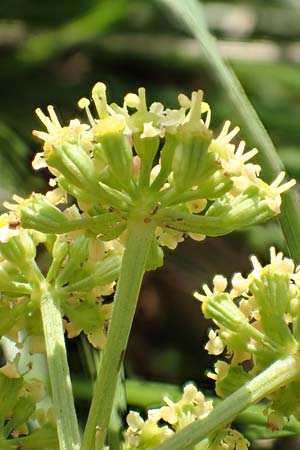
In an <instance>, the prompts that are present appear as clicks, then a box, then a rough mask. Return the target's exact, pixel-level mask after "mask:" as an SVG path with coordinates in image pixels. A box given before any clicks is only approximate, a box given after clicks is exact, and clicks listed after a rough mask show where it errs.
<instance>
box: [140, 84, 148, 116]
mask: <svg viewBox="0 0 300 450" xmlns="http://www.w3.org/2000/svg"><path fill="white" fill-rule="evenodd" d="M138 93H139V99H140V104H139V111H142V112H147V102H146V89H145V88H143V87H140V88H139V89H138Z"/></svg>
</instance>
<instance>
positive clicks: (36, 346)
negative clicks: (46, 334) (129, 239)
mask: <svg viewBox="0 0 300 450" xmlns="http://www.w3.org/2000/svg"><path fill="white" fill-rule="evenodd" d="M18 200H19V201H20V199H18ZM23 203H25V204H26V205H24V206H23V211H27V212H28V211H29V212H31V213H32V214H33V215H34V214H36V215H37V214H38V211H36V209H37V208H38V207H40V208H44V210H45V209H47V208H49V209H51V208H53V210H54V211H55V213H56V214H57V215H58V216H59V218H60V219H61V218H63V219H62V220H65V222H66V223H68V219H69V220H71V221H73V223H74V222H76V220H79V219H78V216H80V213H79V211H78V210H77V208H76V207H75V206H72V207H70V208H67V209H66V210H65V211H64V213H62V212H60V211H59V210H58V209H57V210H56V209H55V207H54V206H53V205H51V204H50V203H49V204H48V203H47V202H46V200H45V198H44V197H43V196H40V197H39V196H35V198H34V199H33V200H32V202H31V200H30V199H28V200H26V201H24V202H23ZM33 205H34V206H33ZM10 206H11V208H14V206H13V205H10ZM17 207H18V206H16V208H17ZM31 208H33V209H31ZM51 212H52V213H53V211H52V210H51ZM2 217H3V221H4V219H5V220H6V222H5V224H4V226H3V229H2V231H3V233H2V239H1V241H0V273H1V281H0V289H1V293H2V295H1V298H0V310H1V311H2V317H5V320H2V321H1V325H0V336H7V337H9V338H10V339H11V340H13V341H14V342H16V343H17V344H18V346H19V347H21V346H22V345H23V341H24V340H25V339H29V342H30V351H31V352H32V353H36V352H44V339H43V327H42V321H41V317H40V304H39V300H37V298H39V296H40V295H41V292H40V287H39V285H38V283H39V276H40V275H41V274H39V272H38V268H37V266H36V264H35V256H36V246H37V245H39V244H41V243H43V244H44V246H45V248H46V249H47V251H48V253H49V254H50V256H51V258H52V260H51V264H50V265H49V267H48V273H47V277H46V279H47V282H48V289H49V290H50V291H51V292H52V295H53V296H54V297H57V298H59V299H60V305H61V309H62V314H63V316H64V317H65V328H66V331H67V334H68V337H70V338H72V337H75V336H78V334H79V333H80V332H81V331H84V333H85V334H86V335H87V336H88V339H89V341H90V342H91V343H92V344H93V345H94V346H95V347H97V348H102V347H103V344H104V340H105V333H104V332H105V328H106V324H107V322H108V320H109V318H110V313H111V305H110V304H105V305H104V304H103V296H107V295H110V294H112V293H113V290H114V285H115V281H116V279H117V277H118V273H119V268H120V263H121V257H122V252H123V245H122V244H121V242H119V241H115V240H112V241H102V240H99V239H97V237H95V236H94V235H93V234H92V231H91V234H90V235H85V234H83V235H82V234H80V232H78V231H74V230H72V231H71V232H69V233H68V232H67V231H66V233H64V234H61V235H54V234H53V233H54V230H52V229H51V227H50V226H49V224H50V222H49V221H48V223H47V225H48V226H49V228H48V234H45V230H42V231H43V232H41V231H33V230H27V229H23V228H22V227H21V226H20V220H19V219H18V220H17V219H16V218H15V217H12V216H11V215H7V214H6V215H3V216H2ZM67 217H68V219H67ZM56 225H57V224H56ZM37 228H38V227H37ZM91 229H92V226H91ZM5 230H6V232H5V233H4V231H5ZM24 331H25V334H24Z"/></svg>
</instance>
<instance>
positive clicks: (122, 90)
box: [0, 0, 300, 388]
mask: <svg viewBox="0 0 300 450" xmlns="http://www.w3.org/2000/svg"><path fill="white" fill-rule="evenodd" d="M203 3H204V5H205V11H206V17H207V20H208V23H209V25H210V28H211V30H212V31H213V33H214V34H215V35H216V36H217V37H218V39H219V45H220V49H221V52H222V54H223V55H224V57H225V58H228V59H229V60H230V62H231V64H232V66H233V68H234V70H235V71H236V73H237V75H238V77H239V79H240V81H241V83H242V84H243V86H244V88H245V90H246V92H247V94H248V95H249V97H250V99H251V101H252V102H253V104H254V106H255V108H256V109H257V111H258V113H259V115H260V117H261V118H262V120H263V122H264V124H265V126H266V128H267V129H268V131H269V133H270V134H271V137H272V139H273V140H274V143H275V145H276V147H277V148H278V151H279V152H280V155H281V157H282V159H283V161H284V163H285V164H286V167H287V169H288V171H289V173H290V175H291V176H293V177H296V178H299V177H300V158H299V151H300V148H299V126H300V76H299V64H300V44H299V34H300V31H299V30H300V28H299V24H300V2H299V1H298V0H281V1H280V0H277V1H276V0H273V1H271V0H268V1H267V2H266V1H265V0H248V1H246V0H244V1H242V0H236V1H225V0H224V1H223V2H222V1H219V2H214V1H205V2H203ZM0 61H1V66H0V68H1V70H0V99H1V103H0V170H1V172H0V173H1V188H0V200H1V201H3V200H4V199H8V198H10V197H11V195H12V194H13V193H15V192H16V193H18V194H20V195H25V196H26V195H29V194H30V193H31V191H33V190H35V191H46V190H47V179H48V175H47V174H46V173H38V174H36V173H33V170H32V168H31V160H32V158H33V156H34V154H35V152H36V151H37V150H38V149H39V146H40V143H39V142H37V141H36V140H34V139H33V137H32V135H31V130H32V129H34V128H39V129H40V128H41V127H40V124H39V123H38V121H37V119H36V118H35V115H34V109H35V108H36V107H37V106H40V107H42V108H45V107H46V106H47V105H48V104H53V105H55V107H56V110H57V111H58V112H59V117H60V118H61V119H62V122H63V121H64V120H65V121H68V120H69V119H70V118H73V117H74V116H77V115H80V112H79V111H78V109H77V107H76V103H77V100H78V99H79V98H80V97H82V96H89V93H90V89H91V87H92V86H93V84H94V83H95V82H96V81H104V82H106V83H107V85H108V91H109V92H108V95H109V99H110V100H111V101H117V102H120V101H121V100H122V97H123V95H125V94H126V93H127V92H128V91H132V90H134V91H136V90H137V88H138V87H139V86H145V87H146V88H147V92H148V98H149V101H152V100H159V101H162V102H163V103H165V104H167V105H169V106H170V107H171V106H175V104H176V99H177V94H178V93H179V92H185V93H187V94H189V93H190V92H191V91H192V90H194V89H199V88H201V89H203V90H204V91H205V98H206V100H207V101H208V102H209V103H210V104H211V106H212V112H213V119H212V126H213V128H214V129H219V127H220V126H221V124H222V122H224V120H225V119H227V118H230V119H231V120H232V122H233V123H236V122H237V118H235V117H234V116H233V113H232V111H231V109H230V106H229V104H228V103H227V99H226V93H224V92H223V91H222V90H221V89H220V87H219V86H218V85H217V84H216V83H215V81H214V74H213V73H211V70H210V69H207V66H206V64H205V62H204V61H203V59H202V57H201V53H200V51H199V47H198V45H197V43H196V42H195V41H194V40H193V39H192V38H190V37H189V36H188V35H187V34H185V33H184V32H182V31H181V29H180V26H179V24H178V23H177V22H176V21H175V20H173V19H172V17H171V14H170V12H169V11H167V10H166V9H165V8H163V7H162V6H161V5H160V4H159V3H158V2H155V1H151V0H150V1H149V0H144V1H143V0H113V1H112V0H102V1H99V0H98V1H97V0H72V1H71V0H52V1H51V2H41V1H40V0H1V3H0ZM240 136H241V138H242V136H243V133H242V131H241V135H240ZM249 145H251V144H249ZM274 244H275V245H276V246H277V247H279V248H281V249H282V248H284V244H283V241H282V238H281V233H280V231H279V228H278V226H277V223H276V222H273V223H269V224H267V225H264V226H259V227H255V228H254V229H251V230H249V231H248V232H246V233H236V234H234V235H231V236H229V237H224V238H217V239H207V240H206V241H204V242H203V243H197V242H193V241H191V240H187V241H186V242H185V243H183V244H180V245H179V246H178V248H177V250H176V251H173V252H169V251H166V256H165V265H164V267H163V268H161V269H159V270H157V271H156V272H150V273H148V274H147V275H146V277H145V281H144V285H143V289H142V292H141V299H140V304H139V308H138V311H137V315H136V319H135V322H134V327H133V332H132V337H131V339H130V344H129V348H128V352H127V364H126V366H127V372H128V374H129V375H130V376H131V377H144V378H146V379H151V380H152V379H155V380H160V381H166V382H174V383H183V382H184V381H186V380H195V381H196V382H197V383H198V384H199V385H200V386H202V387H204V388H211V387H212V386H211V385H210V384H209V382H208V380H207V378H206V376H205V371H206V369H207V367H209V366H212V364H213V360H209V358H208V356H207V355H206V353H205V352H204V351H203V345H204V343H205V342H206V339H207V338H206V336H207V323H206V321H204V320H203V319H202V317H201V312H200V305H199V304H198V303H197V302H196V301H195V300H194V299H193V297H192V292H193V291H194V290H196V289H199V288H200V287H201V285H202V284H203V283H204V282H208V283H209V282H211V279H212V277H213V275H214V274H215V273H222V274H224V275H225V276H228V277H230V276H231V274H232V273H233V272H235V271H242V272H245V271H246V270H248V268H249V254H251V253H253V252H256V253H257V254H258V255H260V257H261V259H262V260H264V259H266V258H268V248H269V246H270V245H274ZM79 348H80V347H79ZM78 351H80V350H78V347H76V345H75V347H72V348H71V364H72V366H74V372H75V373H76V374H77V375H78V374H80V373H81V371H84V363H82V361H81V360H80V362H78Z"/></svg>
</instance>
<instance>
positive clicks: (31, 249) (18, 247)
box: [0, 230, 36, 272]
mask: <svg viewBox="0 0 300 450" xmlns="http://www.w3.org/2000/svg"><path fill="white" fill-rule="evenodd" d="M0 254H1V255H2V256H3V258H5V259H6V260H7V261H9V262H11V263H12V264H15V265H16V267H18V268H19V269H20V270H21V272H24V271H25V272H26V271H27V270H28V267H29V265H30V264H31V262H32V261H33V260H34V258H35V255H36V247H35V244H34V241H33V239H32V238H31V236H30V235H29V233H28V232H27V231H26V230H24V231H21V232H20V234H19V235H18V236H13V237H11V238H10V239H9V241H7V242H0Z"/></svg>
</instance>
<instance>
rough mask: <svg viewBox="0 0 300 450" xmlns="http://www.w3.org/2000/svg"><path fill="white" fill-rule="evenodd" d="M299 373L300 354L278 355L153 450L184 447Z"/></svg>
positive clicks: (186, 447) (224, 424) (231, 418)
mask: <svg viewBox="0 0 300 450" xmlns="http://www.w3.org/2000/svg"><path fill="white" fill-rule="evenodd" d="M299 377H300V359H299V356H297V355H295V356H292V355H291V356H288V357H286V358H282V359H278V360H277V361H276V362H274V363H273V364H272V365H271V366H270V367H268V368H267V369H266V370H264V371H263V372H261V373H260V374H259V375H257V376H256V377H255V378H253V379H252V380H251V381H249V382H248V383H247V384H245V385H244V386H243V387H241V388H239V389H238V390H237V391H236V392H234V393H233V394H231V395H230V396H229V397H227V398H226V399H224V400H223V401H222V402H220V403H218V405H217V406H216V407H215V408H214V409H213V410H212V412H211V413H210V414H209V415H208V416H207V417H206V418H205V419H203V420H201V421H199V422H197V421H196V422H193V423H191V424H190V425H188V426H187V427H185V428H184V429H182V430H180V431H179V432H178V433H176V434H175V435H174V436H172V437H171V438H169V439H167V440H166V441H165V442H163V443H162V444H161V445H159V446H157V447H156V448H155V450H185V449H189V448H192V447H193V446H194V445H196V444H197V443H198V442H200V441H202V440H203V439H205V438H206V437H207V436H209V435H210V434H212V433H215V432H216V431H218V430H219V429H220V428H222V427H224V426H226V424H228V423H230V422H231V421H232V420H233V419H234V418H235V417H236V416H237V415H238V414H239V413H241V412H242V411H244V410H245V409H246V408H248V406H250V405H252V404H254V403H256V402H258V401H259V400H262V399H263V398H264V397H265V396H267V395H268V394H270V393H271V392H273V391H274V390H277V389H279V388H281V387H283V386H285V385H287V384H289V383H290V382H292V381H294V380H296V379H297V378H299Z"/></svg>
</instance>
